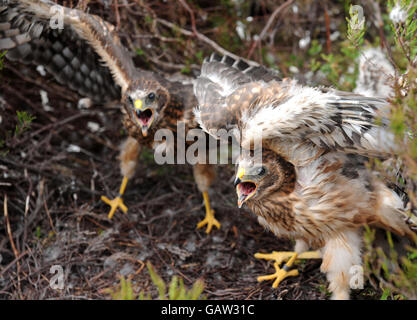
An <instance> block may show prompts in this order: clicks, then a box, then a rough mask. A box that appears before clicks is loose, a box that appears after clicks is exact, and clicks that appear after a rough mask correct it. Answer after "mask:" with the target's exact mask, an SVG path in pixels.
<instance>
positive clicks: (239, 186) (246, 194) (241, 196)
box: [233, 168, 257, 208]
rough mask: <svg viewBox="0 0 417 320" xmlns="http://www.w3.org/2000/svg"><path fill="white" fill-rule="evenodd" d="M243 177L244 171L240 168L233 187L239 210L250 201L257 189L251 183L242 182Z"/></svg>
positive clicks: (253, 183)
mask: <svg viewBox="0 0 417 320" xmlns="http://www.w3.org/2000/svg"><path fill="white" fill-rule="evenodd" d="M244 175H245V169H243V168H240V169H239V171H238V173H237V175H236V179H235V182H234V183H233V185H234V186H235V188H236V193H237V198H238V199H237V205H238V207H239V208H241V207H242V205H243V204H244V203H245V202H246V201H247V200H248V199H250V198H251V197H252V196H253V195H254V194H255V193H256V189H257V185H256V183H255V182H253V181H243V180H242V179H243V176H244Z"/></svg>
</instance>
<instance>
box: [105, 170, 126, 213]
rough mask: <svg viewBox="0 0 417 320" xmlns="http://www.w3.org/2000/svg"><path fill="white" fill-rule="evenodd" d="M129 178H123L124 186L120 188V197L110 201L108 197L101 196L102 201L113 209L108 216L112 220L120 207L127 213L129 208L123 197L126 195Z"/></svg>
mask: <svg viewBox="0 0 417 320" xmlns="http://www.w3.org/2000/svg"><path fill="white" fill-rule="evenodd" d="M127 181H128V178H127V177H126V176H125V177H123V181H122V185H121V186H120V191H119V196H117V197H116V198H114V199H113V200H110V199H109V198H107V197H106V196H101V200H102V201H104V202H105V203H107V204H108V205H109V206H110V207H111V209H110V212H109V215H108V218H109V219H111V218H112V217H113V215H114V213H115V212H116V209H117V208H118V207H120V209H122V211H123V212H124V213H127V207H126V206H125V205H124V203H123V199H122V195H123V194H124V192H125V190H126V185H127Z"/></svg>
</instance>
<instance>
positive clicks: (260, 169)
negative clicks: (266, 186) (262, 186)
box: [257, 167, 266, 176]
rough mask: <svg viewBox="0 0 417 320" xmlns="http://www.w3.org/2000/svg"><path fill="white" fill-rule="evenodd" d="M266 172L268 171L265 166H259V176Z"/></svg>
mask: <svg viewBox="0 0 417 320" xmlns="http://www.w3.org/2000/svg"><path fill="white" fill-rule="evenodd" d="M265 172H266V170H265V167H260V168H258V171H257V174H258V176H262V175H264V174H265Z"/></svg>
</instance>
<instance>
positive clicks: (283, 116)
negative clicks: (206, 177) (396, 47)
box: [195, 59, 395, 156]
mask: <svg viewBox="0 0 417 320" xmlns="http://www.w3.org/2000/svg"><path fill="white" fill-rule="evenodd" d="M264 69H265V68H264ZM265 70H266V71H268V70H267V69H265ZM266 74H268V73H266ZM248 79H249V80H248ZM265 79H266V80H263V78H262V77H258V78H257V77H253V78H251V76H250V72H248V71H247V72H245V71H241V70H239V68H237V67H236V62H233V64H231V63H227V61H225V60H224V59H223V60H222V61H220V62H219V61H217V60H214V59H209V60H206V61H205V62H204V64H203V67H202V72H201V76H200V78H199V79H197V81H196V83H195V94H196V97H197V99H198V102H199V106H198V107H197V108H196V110H195V114H196V118H197V120H198V121H199V123H200V125H201V127H202V128H203V129H204V130H206V131H207V132H208V133H211V134H212V135H213V132H214V131H215V130H218V129H219V128H225V129H230V128H237V129H238V130H239V131H240V132H241V139H242V140H241V145H242V146H243V147H245V148H247V147H248V146H250V144H251V143H252V142H253V140H255V139H256V138H258V137H259V134H261V135H262V139H263V140H264V141H265V140H274V141H275V142H276V141H278V144H279V143H282V144H285V143H288V142H289V143H291V144H294V143H297V141H298V142H300V143H305V142H309V143H310V144H311V145H312V146H313V147H315V148H322V149H331V150H340V151H344V152H353V153H359V154H363V155H367V156H386V155H387V154H388V153H389V152H390V151H391V150H392V149H393V148H394V147H395V143H394V136H393V134H391V133H390V132H389V130H388V129H387V128H386V127H387V125H388V120H387V115H388V113H389V104H388V103H387V102H386V101H385V100H383V99H378V98H369V97H364V96H361V95H356V94H352V93H347V92H341V91H337V90H333V89H326V88H311V87H306V86H302V85H299V84H298V83H297V82H296V81H293V80H283V81H277V80H276V79H274V78H265Z"/></svg>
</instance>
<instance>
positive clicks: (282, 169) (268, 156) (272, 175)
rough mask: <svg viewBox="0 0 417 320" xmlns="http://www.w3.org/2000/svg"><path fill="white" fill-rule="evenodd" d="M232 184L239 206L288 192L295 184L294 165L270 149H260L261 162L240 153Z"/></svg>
mask: <svg viewBox="0 0 417 320" xmlns="http://www.w3.org/2000/svg"><path fill="white" fill-rule="evenodd" d="M234 185H235V188H236V193H237V197H238V206H239V208H240V207H242V205H243V204H244V203H245V202H246V201H249V200H255V201H259V200H262V199H264V198H266V197H269V196H271V195H273V194H281V195H284V194H289V193H291V192H292V191H293V189H294V186H295V170H294V166H293V165H292V164H290V163H289V162H287V161H285V160H284V159H282V158H281V157H280V156H278V155H277V154H276V153H275V152H273V151H270V150H263V151H262V161H261V162H255V161H254V159H253V158H252V157H250V156H249V154H247V155H245V154H242V155H241V156H240V157H239V158H238V160H237V163H236V178H235V182H234Z"/></svg>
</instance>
